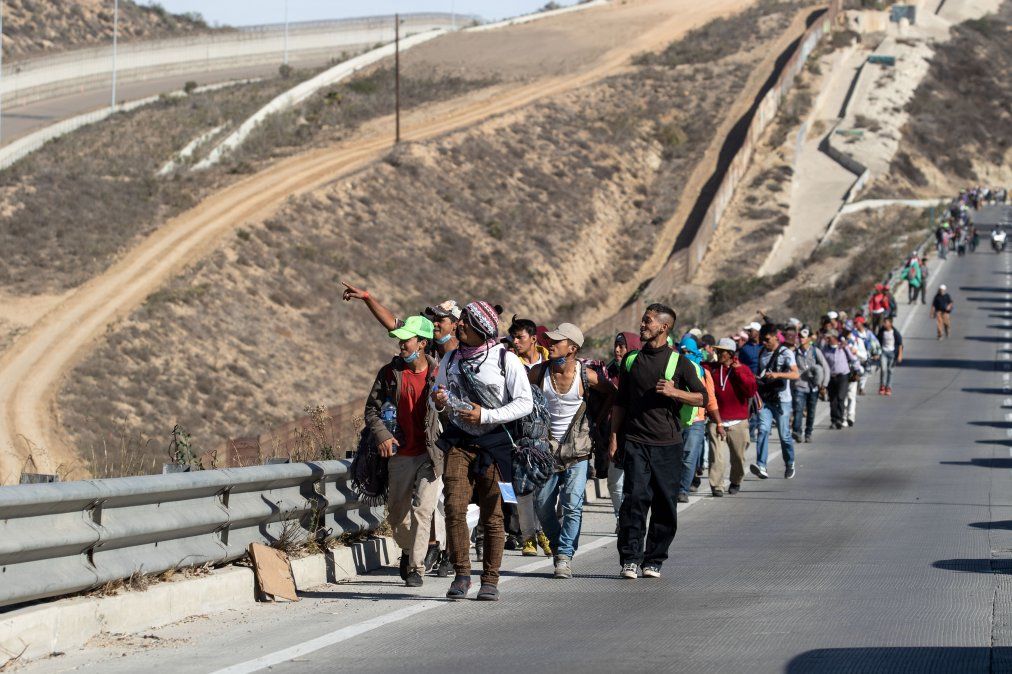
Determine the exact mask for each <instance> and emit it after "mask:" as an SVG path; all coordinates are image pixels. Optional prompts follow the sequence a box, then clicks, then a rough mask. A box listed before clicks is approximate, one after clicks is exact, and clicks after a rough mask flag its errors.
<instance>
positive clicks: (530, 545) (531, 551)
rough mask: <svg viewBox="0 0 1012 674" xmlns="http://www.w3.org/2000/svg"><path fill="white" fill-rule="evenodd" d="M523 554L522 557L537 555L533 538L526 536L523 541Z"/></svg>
mask: <svg viewBox="0 0 1012 674" xmlns="http://www.w3.org/2000/svg"><path fill="white" fill-rule="evenodd" d="M523 555H524V557H537V556H538V548H537V546H536V545H534V539H533V538H528V539H527V540H526V541H524V550H523Z"/></svg>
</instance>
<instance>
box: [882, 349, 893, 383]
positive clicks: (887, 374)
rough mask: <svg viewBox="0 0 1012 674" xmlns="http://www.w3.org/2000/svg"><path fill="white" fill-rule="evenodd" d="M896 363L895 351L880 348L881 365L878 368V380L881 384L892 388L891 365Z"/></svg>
mask: <svg viewBox="0 0 1012 674" xmlns="http://www.w3.org/2000/svg"><path fill="white" fill-rule="evenodd" d="M894 365H896V352H895V351H886V350H885V349H883V350H882V367H881V369H880V370H879V377H880V379H879V382H880V385H882V386H887V387H889V388H892V385H893V366H894Z"/></svg>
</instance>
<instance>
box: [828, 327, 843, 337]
mask: <svg viewBox="0 0 1012 674" xmlns="http://www.w3.org/2000/svg"><path fill="white" fill-rule="evenodd" d="M826 337H836V338H837V339H839V338H840V333H839V331H837V330H834V329H833V328H830V329H829V330H826Z"/></svg>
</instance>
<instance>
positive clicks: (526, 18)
mask: <svg viewBox="0 0 1012 674" xmlns="http://www.w3.org/2000/svg"><path fill="white" fill-rule="evenodd" d="M610 1H611V0H591V2H583V3H580V4H577V5H572V6H570V7H560V8H559V9H550V10H548V11H547V12H535V13H534V14H525V15H523V16H516V17H513V18H512V19H505V20H503V21H497V22H495V23H483V24H481V25H478V26H471V27H470V28H465V29H464V30H465V31H467V32H473V33H480V32H484V31H486V30H496V29H497V28H506V27H507V26H516V25H518V24H522V23H530V22H531V21H537V20H539V19H547V18H550V17H553V16H560V15H562V14H571V13H573V12H582V11H583V10H585V9H591V8H592V7H601V6H603V5H607V4H608V3H609V2H610Z"/></svg>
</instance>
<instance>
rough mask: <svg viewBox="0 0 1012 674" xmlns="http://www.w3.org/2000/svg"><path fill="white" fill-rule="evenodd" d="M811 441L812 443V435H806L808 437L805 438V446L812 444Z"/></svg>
mask: <svg viewBox="0 0 1012 674" xmlns="http://www.w3.org/2000/svg"><path fill="white" fill-rule="evenodd" d="M811 441H812V436H810V435H806V436H805V444H808V443H809V442H811Z"/></svg>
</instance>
